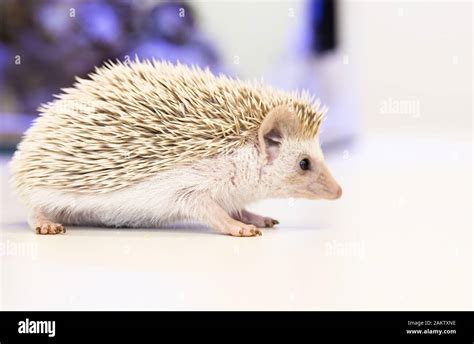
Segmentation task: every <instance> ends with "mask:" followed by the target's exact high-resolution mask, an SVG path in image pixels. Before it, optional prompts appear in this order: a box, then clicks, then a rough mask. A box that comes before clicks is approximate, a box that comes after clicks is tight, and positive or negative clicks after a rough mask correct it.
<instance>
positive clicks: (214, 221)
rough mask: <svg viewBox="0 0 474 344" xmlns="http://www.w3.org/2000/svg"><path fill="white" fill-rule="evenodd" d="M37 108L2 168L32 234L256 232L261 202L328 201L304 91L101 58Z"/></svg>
mask: <svg viewBox="0 0 474 344" xmlns="http://www.w3.org/2000/svg"><path fill="white" fill-rule="evenodd" d="M54 97H55V99H54V100H53V101H51V102H49V103H47V104H43V105H41V106H40V107H39V109H38V111H39V116H38V117H37V118H36V120H35V121H34V123H33V125H32V126H31V127H30V128H29V129H28V130H27V131H26V133H25V134H24V136H23V138H22V140H21V142H20V143H19V145H18V147H17V150H16V152H15V153H14V155H13V158H12V161H11V164H10V168H11V172H12V184H13V187H14V189H15V190H16V192H17V194H18V196H19V198H20V199H21V200H22V201H23V203H24V204H25V206H26V208H27V210H28V224H29V226H30V227H31V228H32V229H33V230H34V231H36V233H38V234H59V233H64V232H65V227H66V226H69V225H71V226H78V225H81V226H103V227H130V228H133V227H141V228H145V227H159V226H166V225H170V224H173V223H178V222H179V223H183V222H184V223H187V222H192V223H198V224H201V225H205V226H208V227H211V228H212V229H214V230H215V231H217V232H219V233H223V234H228V235H232V236H257V235H261V234H262V231H261V230H260V229H262V228H270V227H273V226H274V225H276V224H278V221H277V220H274V219H272V218H270V217H264V216H260V215H257V214H254V213H251V212H250V211H248V210H246V209H245V208H246V206H248V205H249V204H251V203H253V202H257V201H260V200H264V199H267V198H289V197H292V198H306V199H311V200H315V199H337V198H339V197H340V196H341V193H342V190H341V187H340V186H339V184H338V183H337V182H336V180H335V179H334V177H333V176H332V174H331V173H330V171H329V169H328V167H327V165H326V163H325V160H324V156H323V152H322V150H321V147H320V145H319V133H320V125H321V122H322V120H323V118H324V117H325V115H326V112H327V108H326V107H325V106H321V104H320V101H319V100H317V99H315V97H314V96H310V95H309V93H308V92H305V91H303V92H298V91H295V92H286V91H282V90H277V89H274V88H272V87H271V86H268V85H265V84H264V82H263V81H242V80H240V79H238V78H233V77H228V76H225V75H222V74H220V75H214V74H213V73H212V72H211V71H210V70H209V69H208V68H204V69H202V68H199V67H196V66H187V65H183V64H180V63H179V62H178V63H177V64H172V63H170V62H166V61H158V60H151V61H150V60H139V59H136V60H133V61H129V62H121V61H108V62H106V63H105V64H104V65H103V66H101V67H96V68H95V69H94V71H93V72H91V73H90V74H89V75H88V76H87V77H86V78H78V77H76V79H75V82H74V84H73V85H72V87H70V88H64V89H62V90H61V94H59V95H55V96H54Z"/></svg>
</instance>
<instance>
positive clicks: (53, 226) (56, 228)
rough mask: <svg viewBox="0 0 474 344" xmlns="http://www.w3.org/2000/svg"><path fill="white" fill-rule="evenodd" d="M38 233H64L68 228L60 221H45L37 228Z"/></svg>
mask: <svg viewBox="0 0 474 344" xmlns="http://www.w3.org/2000/svg"><path fill="white" fill-rule="evenodd" d="M35 231H36V234H63V233H66V228H64V226H63V225H62V224H60V223H49V222H47V223H43V224H40V225H38V226H36V228H35Z"/></svg>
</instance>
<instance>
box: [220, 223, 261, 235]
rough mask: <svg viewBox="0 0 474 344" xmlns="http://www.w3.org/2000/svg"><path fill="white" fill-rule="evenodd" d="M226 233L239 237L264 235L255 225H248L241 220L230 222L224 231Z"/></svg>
mask: <svg viewBox="0 0 474 344" xmlns="http://www.w3.org/2000/svg"><path fill="white" fill-rule="evenodd" d="M223 232H224V233H225V234H229V235H232V236H238V237H252V236H257V235H262V232H261V231H260V230H259V229H257V227H255V226H254V225H246V224H245V223H242V222H239V221H233V222H231V223H229V225H228V226H226V228H224V231H223Z"/></svg>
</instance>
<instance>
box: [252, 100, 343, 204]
mask: <svg viewBox="0 0 474 344" xmlns="http://www.w3.org/2000/svg"><path fill="white" fill-rule="evenodd" d="M259 145H260V152H261V154H262V155H263V156H264V158H265V159H264V161H265V162H264V164H265V166H264V169H265V173H266V175H267V176H268V178H269V182H268V183H267V184H269V185H271V186H270V187H271V188H272V189H273V190H272V191H273V193H274V195H275V196H277V197H298V198H307V199H331V200H332V199H338V198H339V197H341V194H342V189H341V187H340V186H339V184H338V183H337V182H336V180H335V179H334V177H333V176H332V175H331V173H330V172H329V169H328V168H327V166H326V163H325V161H324V156H323V153H322V151H321V148H320V145H319V142H318V137H317V136H316V137H314V138H312V139H306V138H301V137H299V135H298V118H297V117H296V116H295V115H294V114H292V113H291V111H289V110H288V109H287V108H282V107H279V108H276V109H274V110H272V111H270V112H269V113H268V115H267V116H266V118H265V120H264V122H263V123H262V125H261V127H260V129H259Z"/></svg>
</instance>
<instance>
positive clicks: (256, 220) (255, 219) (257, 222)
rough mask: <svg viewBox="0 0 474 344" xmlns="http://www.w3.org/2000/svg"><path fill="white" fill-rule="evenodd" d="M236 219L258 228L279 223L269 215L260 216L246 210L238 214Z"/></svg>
mask: <svg viewBox="0 0 474 344" xmlns="http://www.w3.org/2000/svg"><path fill="white" fill-rule="evenodd" d="M238 219H239V220H241V221H242V222H245V223H247V224H250V225H254V226H256V227H259V228H273V227H274V226H275V225H277V224H279V223H280V222H278V221H277V220H275V219H272V218H271V217H265V216H260V215H257V214H254V213H251V212H249V211H247V210H243V211H242V212H241V214H240V216H238Z"/></svg>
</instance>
